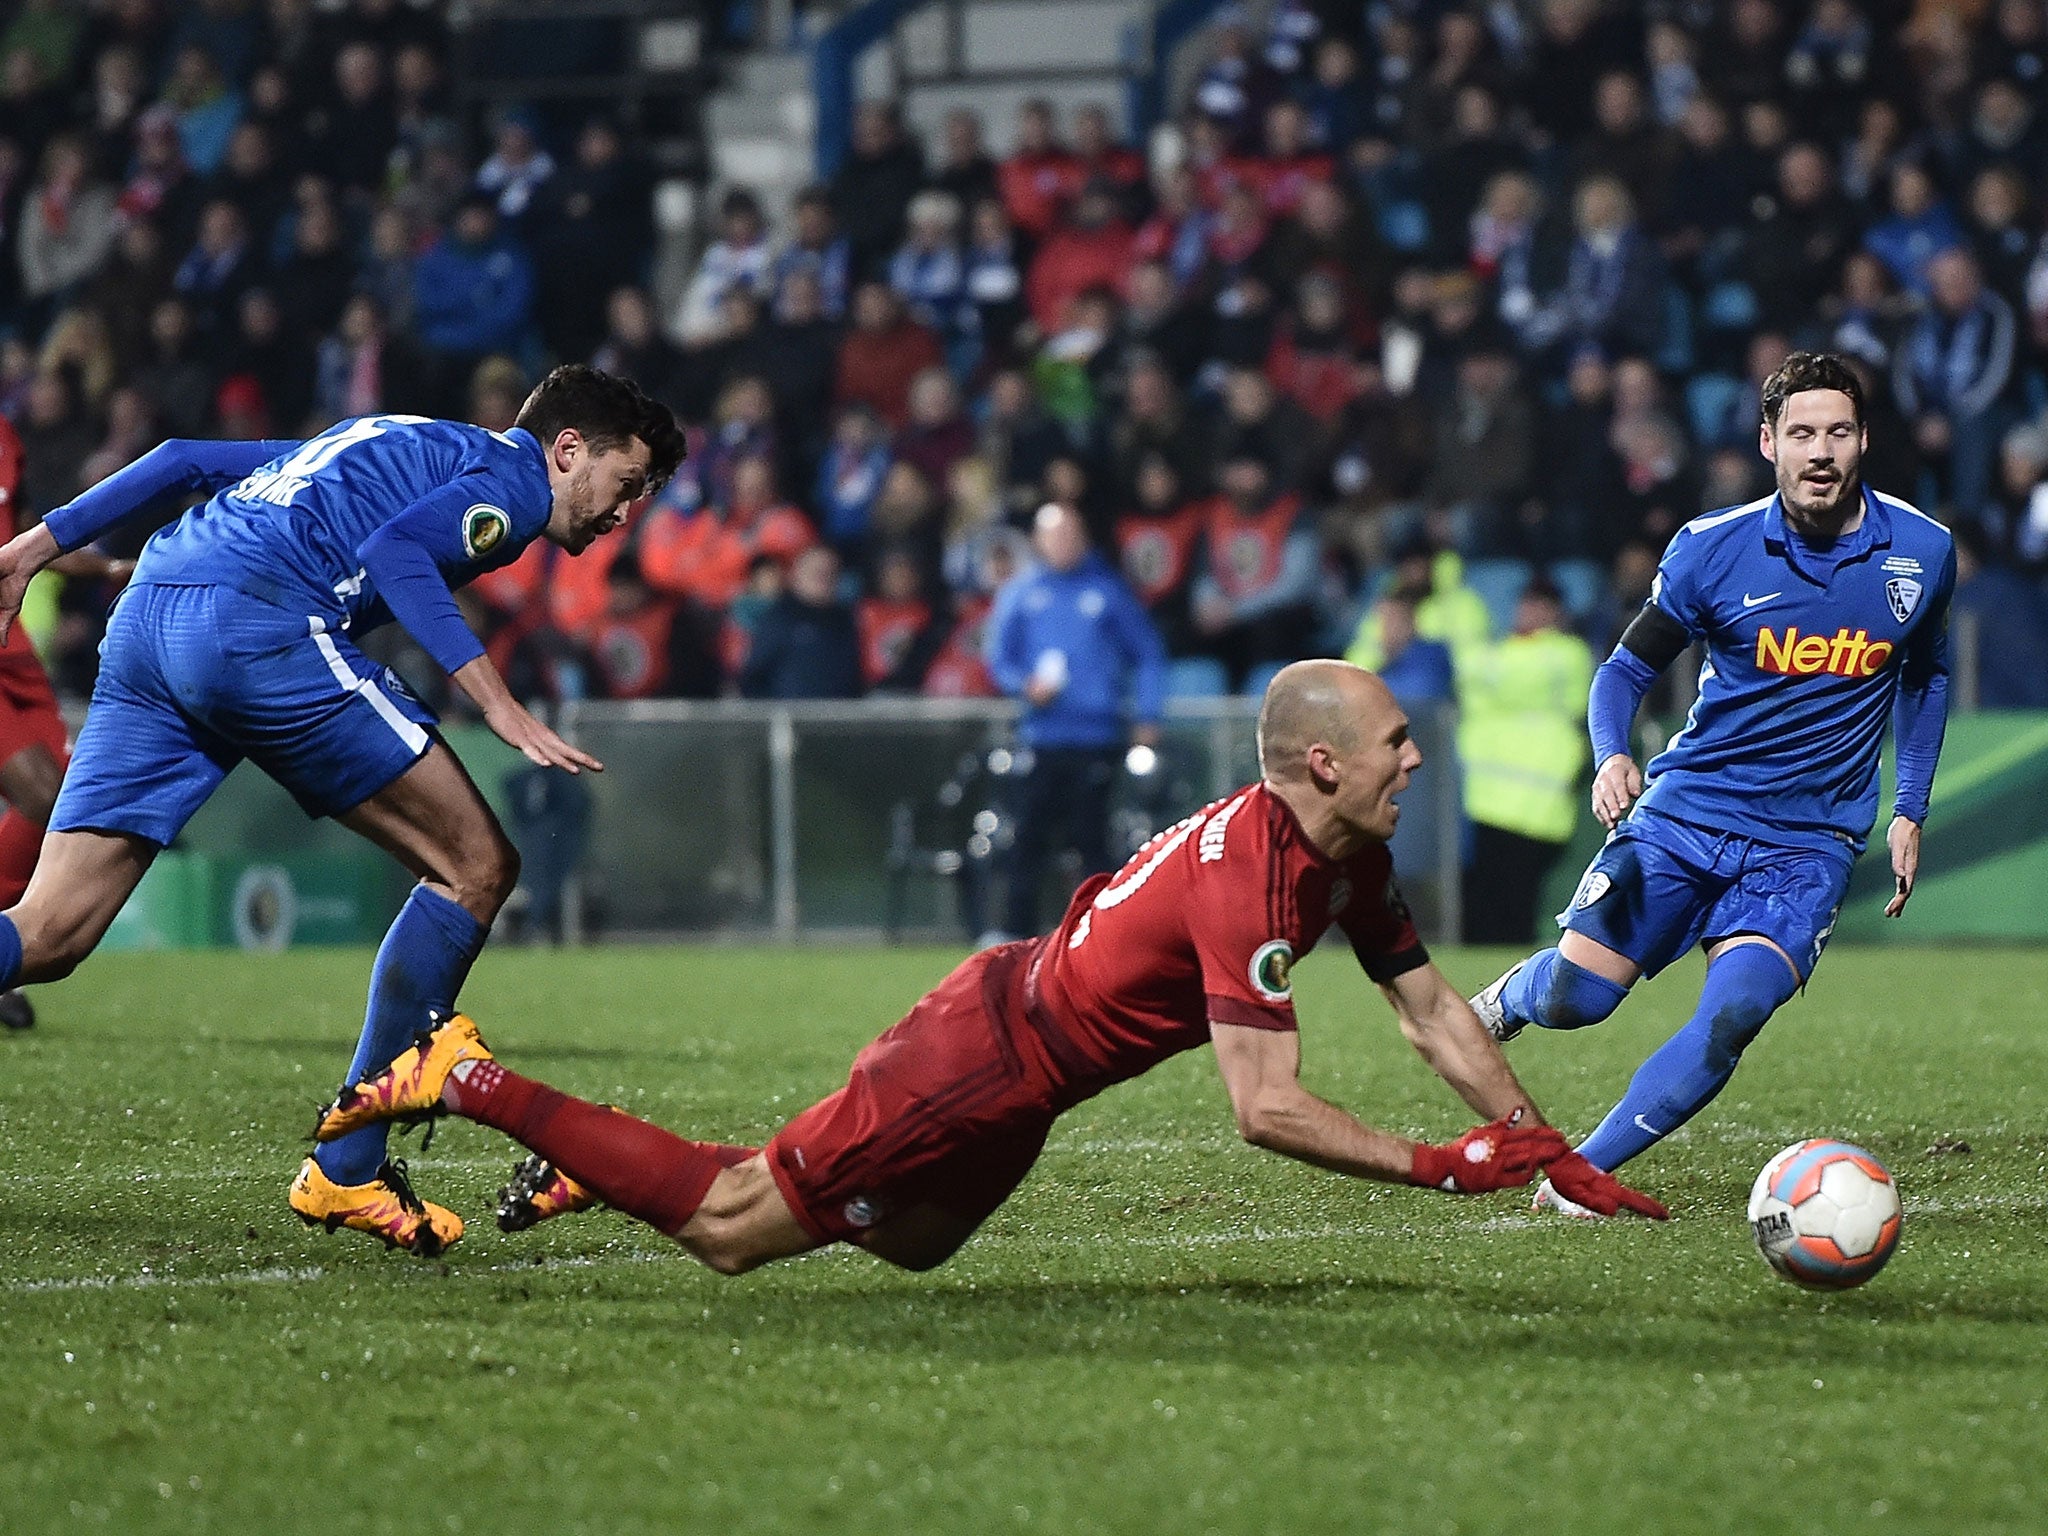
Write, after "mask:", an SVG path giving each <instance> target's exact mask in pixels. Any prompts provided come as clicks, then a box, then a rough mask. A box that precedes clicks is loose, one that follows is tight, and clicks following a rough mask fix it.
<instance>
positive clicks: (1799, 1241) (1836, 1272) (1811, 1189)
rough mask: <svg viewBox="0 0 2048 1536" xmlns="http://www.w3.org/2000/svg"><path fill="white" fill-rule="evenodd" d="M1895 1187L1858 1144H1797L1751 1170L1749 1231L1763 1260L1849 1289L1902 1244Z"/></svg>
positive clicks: (1814, 1286) (1802, 1277) (1792, 1274)
mask: <svg viewBox="0 0 2048 1536" xmlns="http://www.w3.org/2000/svg"><path fill="white" fill-rule="evenodd" d="M1902 1219H1903V1218H1902V1214H1901V1212H1900V1209H1899V1190H1898V1186H1897V1185H1896V1184H1894V1183H1892V1176H1891V1175H1890V1174H1889V1173H1887V1172H1886V1171H1885V1166H1884V1164H1883V1163H1880V1162H1879V1161H1878V1160H1877V1159H1876V1158H1874V1157H1872V1156H1871V1155H1870V1154H1869V1153H1868V1152H1866V1151H1864V1150H1863V1149H1862V1148H1861V1147H1852V1146H1850V1145H1849V1143H1848V1142H1846V1141H1829V1140H1826V1139H1825V1138H1820V1139H1816V1140H1813V1141H1800V1142H1794V1143H1793V1144H1792V1145H1791V1146H1789V1147H1787V1148H1786V1149H1785V1150H1784V1151H1782V1152H1780V1153H1779V1154H1778V1155H1777V1156H1776V1157H1774V1158H1772V1159H1771V1160H1770V1161H1769V1162H1768V1163H1765V1164H1764V1171H1763V1172H1762V1173H1760V1174H1758V1175H1757V1176H1756V1186H1755V1187H1754V1188H1753V1189H1751V1190H1750V1192H1749V1230H1750V1231H1751V1232H1752V1233H1753V1234H1754V1235H1755V1237H1756V1246H1757V1251H1758V1252H1759V1253H1761V1254H1762V1255H1763V1256H1764V1262H1765V1263H1766V1264H1768V1265H1770V1266H1771V1268H1773V1269H1775V1270H1776V1271H1777V1272H1778V1273H1779V1274H1781V1275H1783V1276H1784V1277H1785V1278H1786V1279H1787V1280H1790V1281H1792V1282H1793V1283H1794V1284H1795V1285H1803V1286H1806V1287H1808V1288H1809V1289H1811V1290H1820V1291H1846V1290H1848V1289H1849V1288H1850V1287H1851V1286H1856V1285H1861V1284H1862V1283H1863V1282H1864V1281H1866V1280H1868V1279H1869V1278H1870V1277H1871V1276H1872V1275H1875V1274H1876V1273H1877V1272H1878V1271H1879V1270H1880V1269H1883V1268H1884V1265H1885V1260H1887V1259H1889V1258H1890V1257H1891V1256H1892V1250H1893V1249H1894V1248H1896V1247H1898V1246H1899V1223H1900V1221H1901V1220H1902Z"/></svg>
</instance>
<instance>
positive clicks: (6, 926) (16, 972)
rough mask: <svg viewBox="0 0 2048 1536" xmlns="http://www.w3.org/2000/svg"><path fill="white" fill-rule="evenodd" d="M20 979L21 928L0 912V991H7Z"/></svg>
mask: <svg viewBox="0 0 2048 1536" xmlns="http://www.w3.org/2000/svg"><path fill="white" fill-rule="evenodd" d="M20 979H21V930H20V929H19V928H17V927H15V926H14V919H13V918H11V917H9V916H8V915H7V914H6V913H5V912H0V992H9V991H12V990H13V988H14V984H15V982H17V981H19V980H20Z"/></svg>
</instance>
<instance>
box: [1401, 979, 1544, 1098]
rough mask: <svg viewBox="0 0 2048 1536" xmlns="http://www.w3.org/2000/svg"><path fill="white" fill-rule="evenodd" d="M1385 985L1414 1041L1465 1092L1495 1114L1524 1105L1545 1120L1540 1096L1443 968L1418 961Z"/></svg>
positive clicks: (1440, 1072) (1426, 1058) (1457, 1089)
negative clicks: (1517, 1073)
mask: <svg viewBox="0 0 2048 1536" xmlns="http://www.w3.org/2000/svg"><path fill="white" fill-rule="evenodd" d="M1380 990H1381V991H1382V992H1384V993H1385V994H1386V996H1387V1001H1388V1002H1389V1003H1391V1004H1393V1007H1394V1016H1395V1017H1396V1018H1398V1019H1399V1020H1400V1021H1401V1033H1402V1034H1404V1035H1406V1036H1407V1037H1408V1043H1409V1044H1410V1045H1412V1046H1414V1047H1415V1049H1416V1052H1417V1054H1419V1055H1420V1056H1421V1057H1422V1059H1423V1060H1424V1061H1426V1062H1428V1063H1429V1068H1430V1070H1431V1071H1432V1072H1434V1073H1436V1075H1437V1076H1438V1077H1440V1078H1442V1079H1443V1080H1444V1081H1445V1082H1447V1083H1449V1084H1450V1085H1451V1088H1452V1090H1453V1091H1454V1092H1455V1093H1456V1094H1457V1095H1458V1097H1459V1098H1461V1099H1463V1100H1464V1101H1465V1102H1466V1103H1467V1104H1469V1105H1471V1106H1472V1108H1473V1109H1474V1110H1476V1111H1477V1112H1478V1113H1479V1114H1481V1115H1484V1116H1485V1117H1486V1118H1487V1119H1489V1120H1498V1119H1500V1118H1502V1117H1503V1116H1506V1115H1510V1114H1513V1113H1514V1112H1515V1111H1516V1110H1518V1109H1519V1110H1525V1111H1527V1118H1528V1120H1530V1121H1531V1122H1532V1123H1535V1124H1539V1125H1540V1124H1542V1122H1543V1116H1542V1114H1541V1113H1540V1112H1539V1111H1538V1110H1537V1108H1536V1104H1535V1101H1534V1100H1532V1099H1531V1098H1530V1097H1529V1094H1528V1091H1527V1090H1526V1089H1524V1088H1523V1087H1522V1085H1521V1084H1520V1083H1519V1082H1517V1081H1516V1080H1515V1072H1514V1068H1512V1067H1510V1066H1509V1065H1508V1058H1507V1053H1506V1052H1504V1051H1502V1050H1501V1048H1500V1044H1499V1042H1498V1041H1496V1040H1495V1039H1494V1038H1493V1036H1492V1035H1490V1034H1488V1033H1487V1031H1486V1026H1485V1025H1484V1024H1482V1023H1480V1022H1479V1016H1478V1015H1477V1014H1475V1013H1474V1012H1473V1011H1472V1005H1471V1004H1470V1003H1468V1002H1466V1001H1465V998H1464V995H1463V994H1462V993H1460V992H1459V991H1458V989H1457V988H1456V987H1454V986H1452V985H1451V984H1450V982H1449V981H1448V980H1446V979H1445V977H1444V973H1443V972H1442V971H1440V970H1438V969H1437V968H1436V967H1435V966H1434V965H1418V966H1417V967H1415V969H1413V970H1411V971H1403V972H1402V973H1401V974H1400V975H1399V976H1396V977H1395V978H1394V979H1393V980H1392V981H1390V982H1387V983H1386V984H1384V985H1383V986H1382V987H1381V988H1380Z"/></svg>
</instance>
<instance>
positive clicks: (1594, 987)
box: [1535, 955, 1628, 1029]
mask: <svg viewBox="0 0 2048 1536" xmlns="http://www.w3.org/2000/svg"><path fill="white" fill-rule="evenodd" d="M1627 996H1628V988H1627V987H1625V986H1623V985H1622V984H1621V983H1620V982H1618V981H1610V980H1609V979H1608V978H1607V977H1605V976H1600V975H1596V974H1595V973H1594V972H1592V971H1590V970H1587V969H1586V968H1585V967H1584V966H1582V965H1579V964H1577V963H1576V962H1574V961H1571V960H1567V959H1565V957H1564V956H1563V955H1556V956H1554V957H1553V958H1552V959H1551V962H1550V965H1549V967H1548V968H1547V969H1546V971H1545V972H1544V975H1543V977H1542V980H1541V984H1540V985H1539V987H1538V988H1537V992H1536V998H1535V1002H1536V1022H1537V1023H1539V1024H1541V1025H1542V1026H1543V1027H1544V1028H1545V1029H1584V1028H1585V1027H1586V1026H1588V1025H1590V1024H1598V1023H1600V1022H1601V1021H1602V1020H1604V1019H1605V1018H1607V1016H1608V1015H1609V1014H1611V1013H1613V1012H1614V1010H1615V1009H1616V1008H1618V1007H1620V1006H1621V1000H1622V999H1623V998H1625V997H1627Z"/></svg>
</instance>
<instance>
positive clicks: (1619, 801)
mask: <svg viewBox="0 0 2048 1536" xmlns="http://www.w3.org/2000/svg"><path fill="white" fill-rule="evenodd" d="M1642 792H1643V770H1642V769H1640V768H1638V767H1637V766H1636V762H1635V759H1634V758H1632V757H1630V756H1629V755H1628V754H1627V753H1626V752H1617V753H1615V754H1614V755H1613V756H1612V757H1610V758H1608V759H1607V761H1606V762H1604V763H1602V764H1601V765H1600V771H1599V772H1598V773H1596V774H1594V775H1593V814H1594V815H1595V816H1598V817H1599V818H1600V825H1601V826H1603V827H1605V828H1606V829H1607V830H1608V831H1610V832H1612V831H1613V830H1614V824H1615V823H1616V822H1618V821H1620V820H1621V818H1622V817H1624V816H1626V815H1627V814H1628V809H1629V807H1630V806H1632V805H1634V804H1635V803H1636V799H1637V797H1638V796H1640V795H1641V794H1642Z"/></svg>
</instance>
